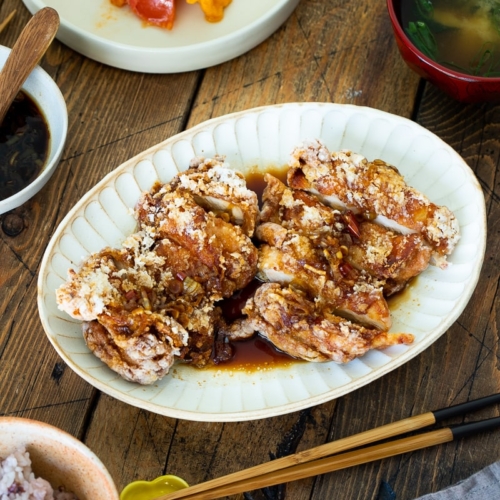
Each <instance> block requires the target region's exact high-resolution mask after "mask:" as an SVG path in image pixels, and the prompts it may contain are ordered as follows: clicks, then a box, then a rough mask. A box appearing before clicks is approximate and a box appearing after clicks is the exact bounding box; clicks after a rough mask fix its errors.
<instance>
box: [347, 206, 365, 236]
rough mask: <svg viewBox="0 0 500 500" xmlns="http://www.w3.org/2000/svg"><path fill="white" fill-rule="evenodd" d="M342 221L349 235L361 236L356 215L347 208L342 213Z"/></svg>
mask: <svg viewBox="0 0 500 500" xmlns="http://www.w3.org/2000/svg"><path fill="white" fill-rule="evenodd" d="M344 222H345V224H346V226H347V230H348V231H349V233H350V235H351V236H353V237H354V238H358V239H359V237H360V236H361V231H360V229H359V224H358V221H357V219H356V216H355V215H354V214H353V213H352V212H351V211H350V210H349V211H347V212H345V213H344Z"/></svg>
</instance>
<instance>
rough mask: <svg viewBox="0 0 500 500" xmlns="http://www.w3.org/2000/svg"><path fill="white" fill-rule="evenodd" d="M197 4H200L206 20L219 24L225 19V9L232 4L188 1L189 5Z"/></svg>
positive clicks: (213, 0)
mask: <svg viewBox="0 0 500 500" xmlns="http://www.w3.org/2000/svg"><path fill="white" fill-rule="evenodd" d="M196 2H198V3H199V4H200V7H201V10H202V11H203V13H204V14H205V19H206V20H207V21H209V22H211V23H217V22H219V21H221V20H222V18H223V17H224V9H225V8H226V7H227V6H228V5H229V4H230V3H231V0H187V3H196Z"/></svg>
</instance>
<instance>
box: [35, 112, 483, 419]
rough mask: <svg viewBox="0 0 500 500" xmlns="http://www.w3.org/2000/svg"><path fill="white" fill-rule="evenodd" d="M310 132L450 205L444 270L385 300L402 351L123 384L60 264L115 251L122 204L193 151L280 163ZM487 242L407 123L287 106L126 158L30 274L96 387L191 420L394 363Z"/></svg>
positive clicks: (435, 321)
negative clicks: (453, 238) (64, 290)
mask: <svg viewBox="0 0 500 500" xmlns="http://www.w3.org/2000/svg"><path fill="white" fill-rule="evenodd" d="M311 138H319V139H321V140H322V141H324V142H325V144H326V145H327V146H328V147H329V148H330V149H331V150H336V149H341V148H348V149H352V150H353V151H356V152H359V153H361V154H363V155H365V156H366V157H368V158H370V159H375V158H382V159H384V160H385V161H387V162H390V163H392V164H393V165H396V166H397V167H398V168H399V169H400V171H401V172H402V173H403V174H404V175H405V177H406V179H407V181H408V183H409V184H410V185H413V186H414V187H416V188H418V189H420V190H421V191H423V192H424V193H425V194H427V195H428V197H429V198H430V199H431V200H432V201H434V202H436V203H438V204H442V205H447V206H448V207H449V208H450V209H451V210H453V211H454V212H455V214H456V216H457V218H458V220H459V223H460V227H461V232H462V238H461V240H460V242H459V244H458V246H457V248H456V249H455V251H454V253H453V255H452V256H451V258H450V259H449V261H450V262H451V265H450V266H449V267H448V268H447V269H446V270H440V269H438V268H435V267H430V268H428V269H427V270H426V271H425V272H424V273H423V274H422V275H421V276H420V277H419V278H418V280H417V282H416V285H415V286H412V287H411V288H410V289H409V292H407V293H405V300H404V301H403V300H401V301H399V302H398V303H395V304H394V306H393V307H392V313H393V319H394V325H393V328H392V331H400V332H401V331H404V332H411V333H414V334H415V336H416V339H415V342H414V344H413V345H411V346H397V347H391V348H389V349H385V350H383V351H377V350H374V351H371V352H369V353H368V354H367V355H365V356H364V357H362V358H360V359H357V360H355V361H352V362H350V363H348V364H346V365H337V364H334V363H325V364H316V363H297V364H294V365H292V366H291V367H287V368H276V369H273V370H267V371H260V372H255V373H245V372H238V371H234V372H233V371H230V370H219V371H217V370H197V369H194V368H190V367H188V366H184V365H176V366H175V367H174V369H173V370H171V372H170V374H169V375H168V376H167V377H165V378H164V379H162V380H161V381H160V382H159V383H157V384H155V385H152V386H149V387H144V386H139V385H135V384H132V383H128V382H125V381H124V380H122V379H121V378H120V377H119V376H118V375H116V374H115V373H114V372H112V371H111V370H109V369H108V368H107V367H106V366H105V365H104V364H102V363H101V362H100V361H99V360H98V359H97V358H96V357H95V356H94V355H93V354H91V353H90V351H89V350H88V349H87V347H86V345H85V343H84V340H83V338H82V333H81V325H80V324H79V322H77V321H74V320H72V319H70V318H69V317H68V316H67V315H66V314H65V313H62V312H61V311H59V310H58V308H57V305H56V300H55V289H56V288H58V287H59V286H60V285H61V283H63V282H64V281H65V280H66V277H67V270H68V268H69V267H72V266H73V267H74V266H78V265H79V264H80V262H81V261H82V258H83V257H85V256H86V255H88V254H89V253H91V252H95V251H98V250H99V249H101V248H103V247H104V246H105V245H110V246H118V245H119V244H120V243H121V241H122V240H123V239H124V238H125V237H126V235H128V234H130V233H131V232H132V231H133V230H134V229H135V220H134V218H133V217H132V216H131V215H130V212H129V209H130V208H131V207H133V206H134V204H135V203H136V201H137V199H138V197H139V195H140V193H141V191H143V190H148V189H149V188H150V186H151V185H152V184H153V183H154V182H155V181H156V180H160V181H162V182H167V181H169V180H170V179H171V178H172V176H173V175H175V173H176V172H177V171H178V170H184V169H185V168H187V165H188V163H189V161H190V159H191V158H192V157H193V156H205V157H211V156H213V155H215V154H223V155H225V156H226V159H227V161H228V162H229V163H230V165H231V166H232V167H234V168H236V169H240V170H242V171H243V172H245V171H246V170H247V169H249V168H251V167H255V166H257V167H258V168H260V169H266V168H268V167H270V166H281V165H285V164H286V163H287V161H288V158H289V154H290V152H291V151H292V149H293V148H294V146H296V145H298V144H299V143H300V142H301V141H303V140H306V139H311ZM485 238H486V222H485V206H484V198H483V194H482V191H481V188H480V186H479V184H478V182H477V180H476V178H475V176H474V175H473V173H472V171H471V170H470V168H469V167H468V166H467V165H466V163H465V162H464V161H463V160H462V159H461V158H460V156H459V155H458V154H457V153H456V152H455V151H453V150H452V148H450V147H449V146H448V145H447V144H445V143H444V142H443V141H441V140H440V139H439V138H438V137H436V136H435V135H433V134H432V133H431V132H429V131H428V130H426V129H424V128H422V127H420V126H419V125H417V124H415V123H414V122H411V121H410V120H407V119H404V118H401V117H398V116H394V115H391V114H388V113H385V112H381V111H377V110H374V109H371V108H365V107H356V106H350V105H338V104H321V103H303V104H300V103H297V104H284V105H276V106H270V107H263V108H257V109H253V110H248V111H243V112H240V113H235V114H232V115H228V116H224V117H221V118H216V119H213V120H210V121H208V122H205V123H202V124H200V125H198V126H196V127H194V128H192V129H190V130H187V131H185V132H183V133H181V134H178V135H176V136H174V137H171V138H169V139H167V140H166V141H165V142H163V143H161V144H158V145H157V146H154V147H153V148H151V149H149V150H147V151H145V152H144V153H142V154H140V155H138V156H136V157H135V158H132V159H131V160H129V161H127V162H126V163H124V164H123V165H121V166H120V167H118V168H117V169H116V170H114V171H113V172H111V173H110V174H108V176H106V177H105V178H104V179H103V180H102V181H101V182H100V183H99V184H97V185H96V186H95V187H94V188H93V189H92V190H91V191H89V192H88V193H87V194H86V195H85V196H84V197H83V198H82V199H81V200H80V201H79V202H78V203H77V204H76V206H75V207H74V208H73V209H72V210H71V211H70V213H69V214H68V215H67V216H66V217H65V219H64V220H63V221H62V222H61V224H60V225H59V227H58V229H57V230H56V232H55V234H54V235H53V237H52V239H51V242H50V244H49V246H48V248H47V251H46V253H45V256H44V258H43V262H42V265H41V269H40V275H39V282H38V306H39V311H40V317H41V320H42V323H43V327H44V328H45V331H46V333H47V335H48V337H49V339H50V341H51V342H52V344H53V345H54V347H55V349H56V350H57V352H58V353H59V354H60V355H61V356H62V358H63V359H64V360H65V361H66V363H68V365H69V366H70V367H71V368H72V369H73V370H75V371H76V372H77V373H78V374H79V375H80V376H81V377H83V378H84V379H85V380H86V381H88V382H89V383H90V384H92V385H93V386H95V387H97V388H98V389H100V390H101V391H103V392H106V393H107V394H109V395H111V396H114V397H115V398H117V399H120V400H122V401H125V402H127V403H129V404H132V405H135V406H138V407H141V408H145V409H147V410H150V411H153V412H156V413H160V414H163V415H168V416H170V417H178V418H184V419H190V420H203V421H241V420H250V419H256V418H263V417H270V416H274V415H279V414H284V413H287V412H292V411H296V410H299V409H302V408H306V407H310V406H313V405H317V404H319V403H323V402H325V401H328V400H331V399H334V398H338V397H339V396H342V395H344V394H346V393H348V392H350V391H353V390H355V389H357V388H359V387H361V386H363V385H365V384H368V383H370V382H372V381H373V380H375V379H377V378H379V377H381V376H382V375H384V374H386V373H388V372H389V371H391V370H394V369H395V368H396V367H398V366H400V365H402V364H403V363H406V362H407V361H408V360H410V359H411V358H413V357H414V356H416V355H417V354H419V353H420V352H422V351H423V350H424V349H425V348H427V347H428V346H429V345H431V344H432V343H433V342H434V341H435V340H436V339H437V338H438V337H440V336H441V335H442V334H443V333H444V332H446V330H447V329H448V328H449V326H450V325H451V324H452V323H453V322H454V321H455V320H456V318H457V317H458V315H459V314H460V313H461V312H462V310H463V309H464V307H465V306H466V304H467V302H468V300H469V298H470V295H471V294H472V292H473V290H474V288H475V285H476V283H477V280H478V277H479V272H480V268H481V264H482V260H483V255H484V248H485Z"/></svg>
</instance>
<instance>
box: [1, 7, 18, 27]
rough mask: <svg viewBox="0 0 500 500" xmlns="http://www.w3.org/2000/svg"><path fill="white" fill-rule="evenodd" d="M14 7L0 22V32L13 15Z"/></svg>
mask: <svg viewBox="0 0 500 500" xmlns="http://www.w3.org/2000/svg"><path fill="white" fill-rule="evenodd" d="M15 13H16V9H14V10H13V11H12V12H11V13H10V14H9V15H8V16H7V17H6V18H5V19H4V20H3V21H2V22H1V23H0V33H1V32H2V31H3V30H4V29H5V27H6V26H7V24H9V23H10V21H11V19H12V18H13V17H14V15H15Z"/></svg>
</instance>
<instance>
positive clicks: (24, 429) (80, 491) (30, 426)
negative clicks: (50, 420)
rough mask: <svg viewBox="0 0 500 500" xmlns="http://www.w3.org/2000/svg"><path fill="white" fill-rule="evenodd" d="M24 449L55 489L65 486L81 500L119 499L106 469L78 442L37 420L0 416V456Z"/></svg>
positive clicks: (38, 474)
mask: <svg viewBox="0 0 500 500" xmlns="http://www.w3.org/2000/svg"><path fill="white" fill-rule="evenodd" d="M21 447H25V448H26V451H28V453H29V454H30V458H31V461H32V468H33V472H34V473H35V476H36V477H42V478H44V479H46V480H47V481H49V483H50V484H51V485H52V487H54V488H58V487H59V486H64V487H65V489H66V490H67V491H71V492H73V493H75V495H77V497H78V499H79V500H118V498H119V497H118V492H117V490H116V486H115V484H114V482H113V480H112V478H111V476H110V475H109V473H108V471H107V470H106V467H105V466H104V465H103V463H102V462H101V461H100V460H99V458H97V457H96V455H95V454H94V453H93V452H92V451H90V450H89V448H87V447H86V446H85V445H84V444H83V443H82V442H80V441H79V440H78V439H76V438H74V437H73V436H71V435H70V434H68V433H67V432H64V431H62V430H60V429H58V428H57V427H54V426H52V425H49V424H46V423H43V422H38V421H36V420H30V419H26V418H17V417H0V457H2V458H5V457H7V456H8V455H10V454H12V453H13V452H15V451H16V450H18V449H20V448H21Z"/></svg>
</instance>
